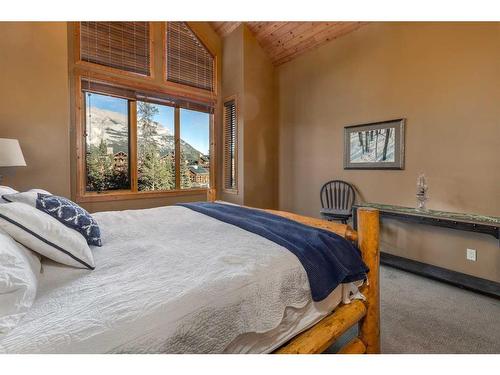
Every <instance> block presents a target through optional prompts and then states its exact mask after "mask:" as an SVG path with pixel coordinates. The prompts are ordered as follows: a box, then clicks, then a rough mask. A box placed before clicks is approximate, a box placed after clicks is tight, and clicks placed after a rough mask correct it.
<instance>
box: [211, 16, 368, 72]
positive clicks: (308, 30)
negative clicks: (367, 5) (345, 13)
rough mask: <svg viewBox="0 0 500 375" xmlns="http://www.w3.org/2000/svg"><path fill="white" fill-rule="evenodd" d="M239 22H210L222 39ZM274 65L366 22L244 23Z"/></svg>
mask: <svg viewBox="0 0 500 375" xmlns="http://www.w3.org/2000/svg"><path fill="white" fill-rule="evenodd" d="M241 23H242V22H211V24H212V27H213V28H214V30H215V31H216V32H217V33H218V34H219V35H220V36H221V37H224V36H226V35H228V34H230V33H231V32H233V31H234V30H235V29H236V28H237V27H238V26H239V25H240V24H241ZM244 23H245V24H246V25H247V27H248V28H249V29H250V31H251V32H252V33H253V34H254V35H255V38H256V39H257V41H258V42H259V43H260V45H261V46H262V48H263V49H264V50H265V51H266V52H267V54H268V55H269V57H270V58H271V60H272V62H273V64H274V65H280V64H283V63H285V62H287V61H290V60H292V59H294V58H295V57H297V56H299V55H301V54H302V53H304V52H306V51H309V50H311V49H313V48H316V47H318V46H320V45H322V44H324V43H326V42H328V41H330V40H333V39H336V38H339V37H341V36H343V35H346V34H348V33H350V32H353V31H354V30H357V29H359V28H360V27H361V26H363V25H365V24H366V23H367V22H244Z"/></svg>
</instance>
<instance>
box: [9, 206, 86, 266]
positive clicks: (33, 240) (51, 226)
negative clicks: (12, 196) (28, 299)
mask: <svg viewBox="0 0 500 375" xmlns="http://www.w3.org/2000/svg"><path fill="white" fill-rule="evenodd" d="M0 228H1V229H3V230H4V231H5V232H7V233H8V234H10V236H11V237H12V238H13V239H15V240H16V241H17V242H19V243H22V244H23V245H24V246H26V247H27V248H29V249H31V250H33V251H36V252H37V253H39V254H41V255H43V256H45V257H47V258H50V259H52V260H55V261H56V262H59V263H62V264H66V265H68V266H73V267H77V268H88V269H91V270H93V269H94V257H93V256H92V252H91V251H90V248H89V245H87V241H86V240H85V238H84V237H83V236H82V235H81V234H80V233H78V232H77V231H75V230H73V229H71V228H68V227H67V226H65V225H64V224H62V223H61V222H59V221H58V220H57V219H54V218H53V217H52V216H50V215H48V214H46V213H45V212H42V211H40V210H37V209H36V208H34V207H31V206H29V205H27V204H25V203H18V202H13V203H9V204H2V205H0Z"/></svg>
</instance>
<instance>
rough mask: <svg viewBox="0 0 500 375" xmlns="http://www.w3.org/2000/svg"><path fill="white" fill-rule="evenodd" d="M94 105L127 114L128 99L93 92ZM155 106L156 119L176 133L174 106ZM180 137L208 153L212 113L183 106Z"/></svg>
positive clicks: (172, 132)
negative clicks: (156, 111)
mask: <svg viewBox="0 0 500 375" xmlns="http://www.w3.org/2000/svg"><path fill="white" fill-rule="evenodd" d="M92 106H94V107H97V108H100V109H106V110H108V111H113V112H118V113H121V114H122V115H127V100H126V99H120V98H114V97H111V96H105V95H99V94H92ZM155 106H156V107H157V108H158V110H159V112H158V114H157V115H155V116H154V121H156V122H158V123H159V124H160V125H161V126H163V127H164V128H167V129H168V130H169V132H170V133H171V134H174V108H173V107H167V106H163V105H157V104H155ZM180 137H181V139H183V140H184V141H186V142H187V143H189V144H190V145H191V146H193V147H194V148H195V149H197V150H198V151H200V152H202V153H204V154H208V150H209V138H210V115H209V114H208V113H203V112H197V111H191V110H188V109H182V108H181V134H180Z"/></svg>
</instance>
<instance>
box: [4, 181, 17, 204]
mask: <svg viewBox="0 0 500 375" xmlns="http://www.w3.org/2000/svg"><path fill="white" fill-rule="evenodd" d="M14 193H18V191H17V190H14V189H12V188H11V187H8V186H1V185H0V204H1V203H8V202H7V201H6V200H4V199H3V198H2V195H4V194H14Z"/></svg>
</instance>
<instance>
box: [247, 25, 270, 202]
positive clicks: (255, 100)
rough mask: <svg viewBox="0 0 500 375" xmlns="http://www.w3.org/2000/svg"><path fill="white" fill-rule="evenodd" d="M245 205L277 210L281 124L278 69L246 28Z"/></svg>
mask: <svg viewBox="0 0 500 375" xmlns="http://www.w3.org/2000/svg"><path fill="white" fill-rule="evenodd" d="M244 30H245V32H244V41H245V48H244V84H245V96H244V113H245V137H244V144H245V156H244V159H245V204H246V205H248V206H254V207H261V208H277V207H278V173H279V172H278V168H279V163H278V154H277V152H276V149H277V145H278V122H277V111H276V109H277V95H276V94H277V87H276V81H275V69H274V66H273V64H272V63H271V60H270V59H269V57H268V56H267V54H266V53H265V52H264V50H263V49H262V48H261V47H260V45H259V43H258V42H257V40H256V39H255V37H254V36H253V35H252V33H251V32H250V30H248V28H246V27H245V28H244Z"/></svg>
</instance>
